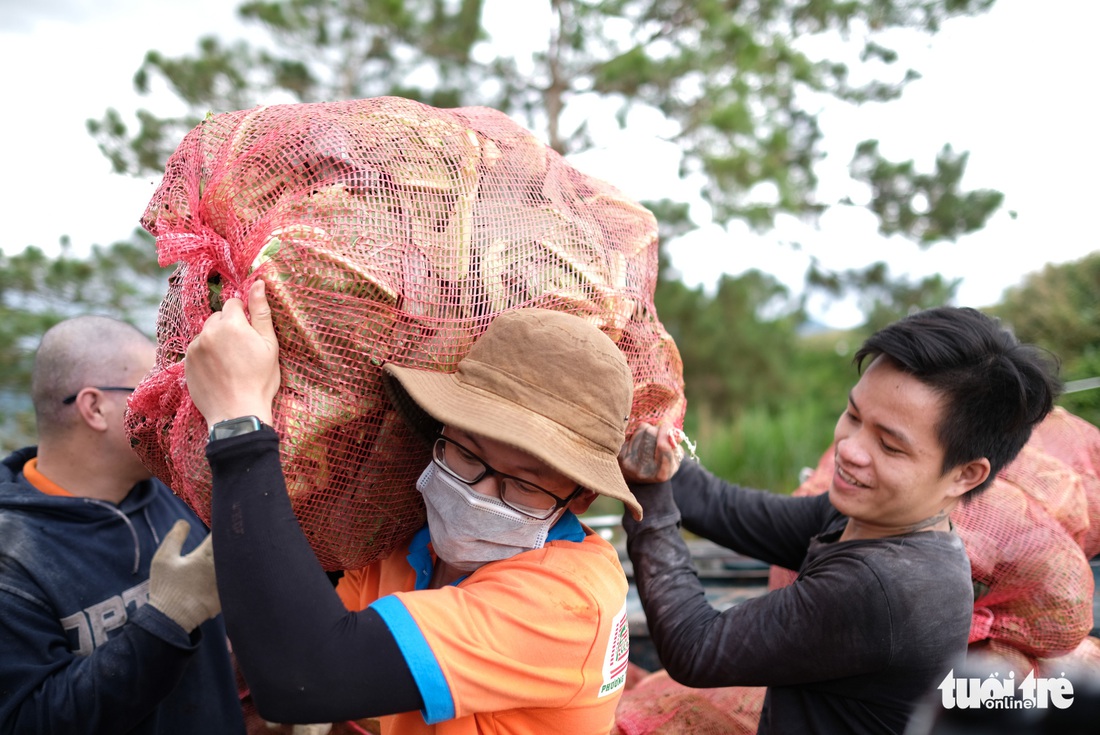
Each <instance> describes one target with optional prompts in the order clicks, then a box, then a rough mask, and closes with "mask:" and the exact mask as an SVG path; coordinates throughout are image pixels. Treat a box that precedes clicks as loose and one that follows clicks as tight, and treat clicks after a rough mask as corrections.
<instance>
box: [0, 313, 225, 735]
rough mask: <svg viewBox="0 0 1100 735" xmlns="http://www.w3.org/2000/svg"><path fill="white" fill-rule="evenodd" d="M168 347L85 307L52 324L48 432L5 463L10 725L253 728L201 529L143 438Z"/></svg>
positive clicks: (2, 623) (4, 619)
mask: <svg viewBox="0 0 1100 735" xmlns="http://www.w3.org/2000/svg"><path fill="white" fill-rule="evenodd" d="M155 353H156V347H155V345H154V344H153V342H152V341H151V340H150V339H149V338H148V337H146V336H145V335H144V334H142V333H141V332H140V331H139V330H137V329H135V328H134V327H132V326H131V325H129V324H126V323H125V322H120V321H117V320H114V319H110V318H107V317H100V316H81V317H76V318H73V319H69V320H67V321H64V322H61V323H60V324H58V325H57V326H55V327H53V328H52V329H50V330H48V331H47V332H46V333H45V334H44V335H43V337H42V341H41V344H40V345H39V348H38V350H37V352H36V354H35V365H34V374H33V381H32V398H33V402H34V410H35V418H36V422H37V427H38V436H39V444H38V446H37V447H27V448H25V449H21V450H19V451H17V452H14V453H13V454H11V455H10V456H9V457H7V458H6V459H5V460H4V462H3V465H2V466H0V642H2V644H0V647H2V649H3V655H0V733H16V732H19V733H27V732H35V733H37V732H57V733H140V734H142V735H144V734H146V733H148V734H153V733H155V734H157V735H170V734H174V733H179V734H180V735H183V734H184V733H187V734H188V735H191V734H193V733H231V734H233V733H244V731H245V728H244V721H243V717H242V712H241V706H240V700H239V697H238V693H237V687H236V682H235V679H234V674H233V669H232V665H231V662H230V658H229V651H228V646H227V643H226V637H225V628H224V625H223V623H222V620H221V616H220V614H219V613H220V610H221V607H220V603H219V601H218V598H217V591H216V586H215V584H214V572H213V555H212V552H211V550H210V543H209V541H206V540H204V539H207V538H208V536H207V533H206V530H205V528H204V527H203V525H202V523H201V522H200V521H199V519H198V518H197V517H196V516H195V515H194V514H193V513H192V512H191V511H190V510H189V509H188V508H187V506H186V505H185V504H184V503H183V502H182V501H181V500H180V499H179V498H177V497H176V496H175V495H173V494H172V492H171V491H170V490H169V489H168V488H167V487H166V486H165V485H164V484H163V483H161V482H160V481H159V480H157V479H155V478H153V477H152V476H151V474H150V472H149V470H148V469H146V468H145V466H144V465H143V464H142V463H141V461H140V459H139V458H138V457H137V455H136V454H135V453H134V452H133V451H132V450H131V448H130V443H129V440H128V438H127V436H126V431H125V426H124V421H123V419H124V417H125V413H126V402H127V399H128V398H129V395H130V393H132V392H133V390H134V388H135V387H136V386H137V385H138V383H139V382H140V381H141V380H142V378H143V377H144V376H145V375H146V373H148V372H149V370H150V369H152V367H153V364H154V360H155Z"/></svg>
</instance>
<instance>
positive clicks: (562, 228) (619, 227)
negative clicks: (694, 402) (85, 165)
mask: <svg viewBox="0 0 1100 735" xmlns="http://www.w3.org/2000/svg"><path fill="white" fill-rule="evenodd" d="M142 224H143V225H144V226H145V228H146V229H148V230H149V231H150V232H151V233H153V234H154V235H155V236H156V239H157V250H158V255H159V259H160V262H161V263H162V264H163V265H168V264H172V263H178V268H177V270H176V271H175V273H174V274H173V276H172V278H171V279H170V282H169V287H168V293H167V295H166V296H165V298H164V300H163V302H162V304H161V307H160V312H159V317H158V324H157V342H158V355H157V364H156V367H155V369H154V370H153V372H152V373H151V374H150V375H149V376H148V378H147V379H146V380H145V381H143V382H142V384H141V385H140V386H139V387H138V390H137V391H136V392H135V394H134V396H133V398H132V400H131V402H130V414H129V417H128V423H127V428H128V432H129V434H130V438H131V440H132V441H133V442H134V444H135V446H136V450H137V452H138V453H139V455H140V456H141V458H142V460H143V461H144V462H145V464H146V465H147V466H148V467H149V468H150V469H151V470H152V471H153V473H154V474H156V475H157V476H158V477H160V478H161V479H162V480H164V481H165V482H167V483H168V484H169V485H170V486H171V487H172V489H173V490H174V491H175V492H176V493H177V494H178V495H180V497H182V498H183V499H184V500H185V501H186V502H187V503H188V504H189V505H190V506H191V507H192V508H193V509H194V510H195V511H196V512H197V513H198V514H199V516H200V517H202V518H203V520H209V500H210V498H209V493H210V475H209V468H208V466H207V464H206V460H205V456H204V454H203V450H204V447H205V444H206V425H205V422H204V421H203V419H202V417H201V416H200V415H199V414H198V412H197V411H196V410H195V407H194V405H193V404H192V402H191V400H190V398H189V397H188V395H187V389H186V383H185V380H184V375H183V364H182V357H183V355H184V354H185V352H186V349H187V346H188V345H189V344H190V342H191V340H192V339H193V338H194V337H195V336H196V335H197V334H198V332H199V331H200V330H201V328H202V325H203V323H204V321H205V320H206V318H207V317H208V316H209V315H210V314H211V313H212V311H213V310H215V309H218V308H220V306H221V303H222V301H223V299H224V298H228V297H232V296H240V295H241V294H243V293H244V292H245V291H246V290H247V288H248V286H249V285H250V284H251V283H252V282H253V281H254V280H255V279H257V278H261V279H263V280H264V281H265V283H266V285H267V293H268V300H269V301H270V303H271V306H272V312H273V319H274V323H275V329H276V333H277V335H278V339H279V345H280V355H279V361H280V366H281V368H282V386H281V388H280V390H279V393H278V395H277V396H276V399H275V405H274V414H275V428H276V430H277V431H278V432H279V434H280V436H281V437H282V440H283V441H282V448H281V452H282V461H283V467H284V470H285V474H286V477H287V484H288V489H289V492H290V495H291V498H292V502H293V505H294V510H295V513H296V515H297V517H298V520H299V522H300V523H301V526H302V528H303V530H304V531H305V533H306V536H307V537H308V538H309V541H310V544H311V545H312V548H313V550H314V552H315V553H316V555H317V557H318V559H319V560H320V561H321V563H322V565H323V566H325V568H326V569H351V568H357V567H361V566H364V565H366V564H368V563H370V562H372V561H374V560H376V559H378V558H380V557H382V556H384V555H385V554H387V553H388V552H389V551H390V550H391V549H392V548H393V547H394V546H396V544H398V543H400V541H402V540H403V539H404V538H406V537H407V536H408V535H409V534H410V533H411V532H412V531H414V530H415V529H416V528H418V527H419V526H420V525H421V524H422V523H423V508H422V505H421V501H420V497H419V494H418V493H417V492H416V490H415V488H414V483H415V480H416V477H417V476H418V474H419V473H420V471H421V470H422V469H423V467H424V466H425V465H426V464H427V462H428V461H429V454H428V451H427V449H426V447H424V446H423V445H422V444H421V443H420V442H419V441H417V440H415V439H414V438H413V436H412V435H411V434H410V432H409V431H408V430H407V429H406V428H405V426H404V424H403V423H402V422H401V421H400V420H399V418H398V417H397V415H396V414H395V412H394V411H393V409H392V407H391V406H390V404H389V402H388V400H387V399H386V397H385V395H384V393H383V391H382V388H381V371H380V366H381V365H382V363H383V362H387V361H394V362H397V363H399V364H403V365H411V366H415V367H421V368H426V369H431V370H438V371H450V370H453V369H454V367H455V363H457V362H458V360H459V359H461V358H462V357H463V356H464V355H465V354H466V352H467V351H468V350H469V348H470V345H471V343H472V342H473V341H474V340H475V339H476V338H477V337H478V335H480V334H481V333H482V332H483V331H484V329H485V327H486V326H487V325H488V324H489V322H490V321H491V320H492V319H493V318H494V317H495V316H496V315H497V314H500V313H501V312H502V311H505V310H509V309H516V308H520V307H529V306H537V307H542V308H549V309H557V310H561V311H567V312H571V313H574V314H578V315H580V316H582V317H584V318H586V319H588V320H589V321H591V322H592V323H594V324H596V325H597V326H599V327H600V329H602V330H603V331H604V332H605V333H606V334H608V335H609V336H610V337H611V338H612V339H613V340H614V341H615V342H616V343H617V344H618V346H619V347H620V349H621V350H622V352H623V353H624V355H625V357H626V359H627V362H628V363H629V365H630V367H631V369H632V371H633V374H634V382H635V395H634V405H633V410H632V420H633V421H639V420H648V421H659V420H662V419H664V420H670V421H672V422H673V423H674V424H675V425H676V426H680V425H682V420H683V411H684V398H683V380H682V369H681V364H680V357H679V353H678V352H677V349H676V346H675V344H674V343H673V341H672V339H671V338H670V337H669V335H668V333H667V332H666V331H665V329H664V327H663V326H662V325H661V323H660V321H659V320H658V318H657V314H656V312H655V309H654V307H653V289H654V286H655V283H656V278H657V255H658V254H657V227H656V221H655V218H654V217H653V215H652V214H651V213H650V212H649V211H648V210H646V209H645V208H643V207H642V206H640V205H639V204H637V203H636V202H634V201H631V200H629V199H627V198H626V197H624V196H623V195H622V194H621V193H620V192H619V191H618V190H617V189H615V188H614V187H612V186H610V185H608V184H606V183H604V182H602V181H599V180H596V179H593V178H591V177H588V176H586V175H584V174H582V173H580V172H579V171H577V170H576V169H574V168H572V167H571V166H569V165H568V164H567V163H566V162H565V161H564V160H563V159H562V158H561V157H560V156H559V155H558V154H556V153H555V152H554V151H552V150H551V149H549V148H548V147H547V146H545V145H543V144H542V143H540V142H539V141H538V140H537V139H536V138H535V137H534V136H533V135H531V134H530V133H529V132H527V131H526V130H524V129H522V128H520V127H519V126H517V125H516V124H515V123H514V122H513V121H512V120H511V119H509V118H508V117H506V116H505V115H503V114H502V113H499V112H496V111H494V110H490V109H486V108H460V109H452V110H441V109H435V108H432V107H428V106H426V105H423V104H419V103H416V102H412V101H409V100H404V99H399V98H377V99H368V100H357V101H350V102H333V103H318V104H300V105H276V106H271V107H260V108H256V109H252V110H243V111H239V112H230V113H225V114H220V115H212V116H210V117H208V118H207V119H206V120H205V121H204V122H203V123H202V124H200V125H199V126H197V127H196V128H195V129H193V130H192V131H191V132H190V133H188V135H187V136H186V137H185V138H184V140H183V142H182V143H181V144H180V146H179V148H178V149H177V150H176V152H175V153H174V154H173V155H172V157H171V158H170V159H169V161H168V165H167V167H166V170H165V176H164V180H163V182H162V184H161V186H160V188H159V189H158V190H157V192H156V193H155V194H154V196H153V198H152V200H151V201H150V203H149V206H148V209H147V210H146V212H145V216H144V218H143V220H142Z"/></svg>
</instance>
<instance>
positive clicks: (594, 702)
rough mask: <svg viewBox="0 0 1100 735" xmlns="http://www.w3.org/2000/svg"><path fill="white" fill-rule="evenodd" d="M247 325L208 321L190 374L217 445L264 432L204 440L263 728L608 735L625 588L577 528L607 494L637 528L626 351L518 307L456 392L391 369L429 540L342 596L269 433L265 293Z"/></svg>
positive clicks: (228, 595) (189, 363)
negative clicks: (412, 444)
mask: <svg viewBox="0 0 1100 735" xmlns="http://www.w3.org/2000/svg"><path fill="white" fill-rule="evenodd" d="M248 307H249V308H248V311H249V313H250V315H251V323H249V320H248V319H247V318H246V317H245V312H244V308H243V304H242V303H241V301H240V300H236V299H231V300H229V301H228V302H227V303H226V304H225V306H224V308H223V310H222V311H221V312H220V313H217V314H215V315H213V316H212V317H210V319H209V320H208V321H207V323H206V325H205V326H204V328H203V331H202V333H201V334H200V335H199V337H198V338H197V339H196V340H195V341H194V342H193V343H192V345H191V347H190V348H189V349H188V353H187V357H186V374H187V383H188V390H189V392H190V394H191V397H192V399H193V400H194V402H195V405H196V406H197V407H198V409H199V410H200V411H201V412H202V414H203V416H204V417H205V418H206V420H207V422H208V423H209V424H210V425H211V426H212V427H214V429H215V431H214V434H213V437H217V436H218V435H219V433H218V431H217V427H219V426H221V427H227V426H228V427H233V426H237V425H239V424H241V423H244V424H245V425H246V426H247V427H248V428H250V429H254V430H251V431H247V432H246V433H242V434H238V435H236V436H229V437H227V438H212V440H211V442H210V443H209V445H208V447H207V457H208V459H209V461H210V466H211V470H212V476H213V499H212V507H211V514H212V518H211V526H212V533H213V536H214V547H215V552H216V553H215V566H216V571H217V578H218V588H219V593H220V597H221V600H222V605H223V610H224V615H225V618H226V624H227V627H228V630H229V635H230V638H231V640H232V641H233V646H234V650H235V652H236V654H237V656H238V659H239V661H240V663H241V667H242V669H243V671H244V673H245V676H246V679H247V680H248V682H249V685H250V687H251V689H252V694H253V697H254V700H255V702H256V705H257V707H258V709H259V711H260V713H261V714H262V715H263V716H264V717H265V718H266V719H269V720H274V721H279V722H321V721H336V720H346V719H356V718H362V717H380V718H381V721H382V728H383V732H384V733H397V732H400V733H410V732H424V733H427V732H441V733H442V732H446V733H482V732H509V733H546V732H568V733H607V732H608V731H609V730H610V729H611V727H612V725H613V722H614V715H615V707H616V704H617V702H618V700H619V697H620V695H621V693H622V690H623V685H624V683H625V675H626V666H627V641H628V639H629V637H628V631H627V625H626V591H627V583H626V579H625V575H624V574H623V570H622V568H621V566H620V565H619V562H618V557H617V554H616V552H615V550H614V548H613V547H612V546H611V545H610V544H608V543H607V542H606V541H604V540H603V539H602V538H600V537H599V536H598V535H597V534H594V533H593V532H591V531H590V530H589V529H587V528H585V527H584V526H583V525H582V524H581V523H580V521H579V520H578V519H577V517H576V513H577V512H581V511H583V510H585V509H587V507H588V505H589V504H590V503H591V502H592V500H593V499H594V498H595V496H596V494H601V495H607V496H609V497H612V498H616V499H618V500H621V501H622V502H623V503H624V504H625V505H626V507H627V508H629V509H630V510H631V512H632V513H633V514H635V515H637V516H639V517H640V514H641V508H640V507H639V505H638V504H637V502H636V501H635V499H634V497H633V496H632V495H631V493H630V491H629V489H628V488H627V486H626V483H625V481H624V480H623V477H622V474H621V471H620V470H619V466H618V460H617V456H618V452H619V449H620V447H621V445H622V443H623V440H624V430H625V428H626V422H627V417H628V414H629V412H630V407H631V398H632V385H633V381H632V378H631V374H630V370H629V368H628V366H627V364H626V361H625V359H624V358H623V355H622V353H621V352H620V351H619V349H618V348H617V347H616V346H615V344H614V343H613V342H612V341H611V340H610V339H609V338H608V337H607V336H606V335H604V334H603V333H602V332H600V331H599V330H598V329H597V328H596V327H594V326H592V325H590V324H588V323H587V322H585V321H584V320H583V319H580V318H578V317H575V316H571V315H568V314H564V313H559V312H554V311H547V310H542V309H521V310H516V311H512V312H506V313H503V314H501V315H499V316H497V317H496V318H495V319H494V321H493V322H492V323H491V324H490V326H489V327H488V329H487V330H486V332H485V333H484V334H483V335H482V336H481V337H480V338H479V339H478V340H477V341H476V342H475V344H474V345H473V347H472V348H471V350H470V352H469V354H468V355H467V356H466V357H465V358H464V359H463V360H462V361H460V362H459V364H458V369H457V371H456V372H454V373H446V374H445V373H436V372H430V371H419V370H413V369H409V368H404V367H400V366H396V365H392V364H388V365H386V366H384V376H383V379H384V383H385V386H386V390H387V392H388V394H389V395H390V397H391V398H392V399H393V402H394V404H395V406H396V407H397V409H398V410H399V411H400V412H401V414H402V416H403V417H404V418H405V420H406V421H407V422H408V423H409V424H410V426H411V427H412V428H414V429H415V430H417V432H418V433H420V434H421V435H423V436H424V437H425V439H428V440H430V441H431V446H432V461H431V463H430V464H429V465H428V467H427V468H426V469H425V470H424V472H423V474H422V475H421V477H420V479H419V480H418V482H417V488H418V489H419V490H420V491H421V493H422V494H423V496H424V501H425V506H426V508H427V517H428V523H427V525H426V526H425V527H424V528H423V529H422V530H421V531H420V532H419V533H417V534H416V535H415V536H414V537H413V538H412V539H411V540H410V541H409V542H408V544H407V546H406V547H404V548H400V549H398V550H397V551H395V552H394V553H393V554H391V555H390V556H389V557H388V558H386V559H384V560H382V561H380V562H377V563H375V564H373V565H371V566H369V567H367V568H365V569H361V570H354V571H351V572H348V573H347V574H345V576H344V578H343V579H342V580H341V582H340V584H339V587H338V588H337V590H336V591H333V589H332V587H331V584H330V583H329V581H328V578H327V577H326V575H325V574H324V572H323V570H322V569H321V567H320V565H319V564H318V563H317V561H316V559H315V557H314V556H313V553H312V551H311V549H310V547H309V545H308V542H307V541H306V539H305V537H304V536H303V534H302V533H301V531H300V529H299V527H298V525H297V523H296V521H295V518H294V515H293V511H292V509H291V505H290V501H289V498H288V496H287V494H286V492H285V484H284V480H283V476H282V470H281V468H280V466H279V451H278V450H279V443H278V436H277V435H276V433H275V432H274V430H273V429H271V428H270V426H269V424H270V423H271V420H272V413H271V411H272V409H271V405H272V399H273V397H274V395H275V392H276V390H277V389H278V386H279V368H278V361H277V357H278V346H277V344H276V341H275V333H274V330H273V328H272V325H271V316H270V310H269V308H268V305H267V301H266V299H265V296H264V292H263V283H262V282H259V281H258V282H257V283H256V284H254V286H253V287H252V289H251V290H250V292H249V294H248ZM242 417H255V418H256V419H257V421H252V420H251V419H247V420H245V421H243V422H239V421H237V419H240V418H242ZM226 421H229V423H228V424H227V423H224V422H226ZM256 427H258V428H256ZM231 433H233V432H231ZM349 610H351V612H349Z"/></svg>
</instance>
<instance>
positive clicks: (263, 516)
mask: <svg viewBox="0 0 1100 735" xmlns="http://www.w3.org/2000/svg"><path fill="white" fill-rule="evenodd" d="M206 455H207V458H208V460H209V461H210V468H211V470H212V474H213V492H212V495H213V499H212V502H211V532H212V533H213V535H214V565H215V570H216V572H217V578H218V595H219V596H220V597H221V602H222V611H223V614H224V616H225V622H226V628H227V630H228V634H229V639H230V641H231V642H232V644H233V650H234V652H235V653H236V655H237V658H238V661H239V662H240V666H241V670H242V672H243V673H244V676H245V679H246V681H247V682H248V685H249V687H250V688H251V690H252V696H253V699H254V701H255V702H256V708H257V710H258V711H259V713H260V714H261V715H262V716H263V717H264V718H265V719H267V720H271V721H274V722H285V723H295V722H334V721H338V720H349V719H358V718H362V717H377V716H379V715H385V714H393V713H395V712H407V711H410V710H416V709H420V708H422V706H423V703H422V699H421V696H420V692H419V690H418V689H417V687H416V683H415V682H414V680H413V677H412V674H411V673H410V671H409V667H408V664H407V663H406V662H405V659H404V657H403V655H402V654H401V651H400V649H399V648H398V646H397V643H396V641H395V640H394V638H393V634H392V633H391V632H390V630H389V628H388V627H387V626H386V624H385V623H384V622H383V620H382V619H381V618H380V617H379V616H378V614H377V613H375V612H374V611H372V610H370V609H367V610H364V611H362V612H349V611H348V610H347V609H346V608H345V607H344V605H343V603H342V601H341V600H340V598H339V596H338V595H337V594H336V591H335V590H334V589H333V587H332V584H331V582H330V581H329V579H328V577H327V576H326V574H325V572H324V570H323V569H322V567H321V565H320V563H318V561H317V558H316V556H314V554H313V550H312V549H311V548H310V546H309V542H308V541H307V540H306V538H305V535H304V534H303V533H302V530H301V527H300V526H299V525H298V520H297V518H296V517H295V515H294V511H293V508H292V506H291V503H290V498H289V497H288V495H287V491H286V481H285V479H284V477H283V472H282V467H281V466H280V463H279V440H278V436H277V435H276V434H275V432H274V431H273V430H271V429H268V428H265V429H263V430H262V431H259V432H253V433H251V434H246V435H243V436H238V437H230V438H228V439H222V440H219V441H216V442H211V443H210V444H209V445H208V446H207V449H206Z"/></svg>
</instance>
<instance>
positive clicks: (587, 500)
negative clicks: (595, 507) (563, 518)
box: [567, 489, 597, 516]
mask: <svg viewBox="0 0 1100 735" xmlns="http://www.w3.org/2000/svg"><path fill="white" fill-rule="evenodd" d="M596 497H597V496H596V493H594V492H593V491H591V490H587V489H586V490H582V491H581V492H580V493H579V494H578V495H577V497H575V498H573V499H572V500H570V501H569V505H568V506H567V507H568V508H569V510H570V511H572V513H573V515H578V516H579V515H581V514H582V513H584V512H586V511H587V510H588V507H589V506H590V505H592V503H593V502H595V500H596Z"/></svg>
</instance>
